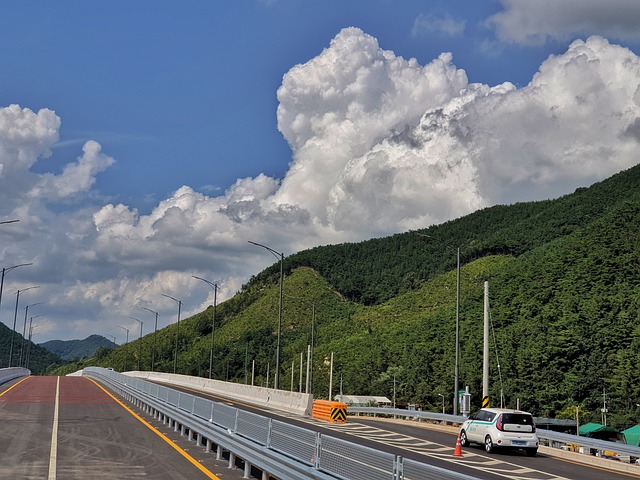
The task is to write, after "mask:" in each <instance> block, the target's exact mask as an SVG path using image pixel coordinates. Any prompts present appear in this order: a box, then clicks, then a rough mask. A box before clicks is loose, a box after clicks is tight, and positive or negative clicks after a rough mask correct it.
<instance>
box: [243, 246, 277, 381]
mask: <svg viewBox="0 0 640 480" xmlns="http://www.w3.org/2000/svg"><path fill="white" fill-rule="evenodd" d="M249 243H250V244H252V245H255V246H257V247H262V248H264V249H265V250H267V251H268V252H269V253H271V255H273V256H274V257H276V258H277V259H278V260H280V302H279V307H278V341H277V344H276V374H275V380H274V383H273V387H274V388H275V389H276V390H277V389H278V388H280V331H281V328H282V281H283V263H284V253H280V252H276V251H275V250H274V249H273V248H270V247H267V246H266V245H262V244H260V243H256V242H252V241H251V240H249Z"/></svg>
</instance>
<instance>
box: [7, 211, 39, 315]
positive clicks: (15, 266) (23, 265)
mask: <svg viewBox="0 0 640 480" xmlns="http://www.w3.org/2000/svg"><path fill="white" fill-rule="evenodd" d="M16 221H17V220H16ZM27 265H33V263H21V264H20V265H14V266H13V267H8V268H4V267H3V268H2V279H0V306H2V289H3V287H4V276H5V275H6V274H7V273H9V272H10V271H11V270H13V269H14V268H18V267H26V266H27Z"/></svg>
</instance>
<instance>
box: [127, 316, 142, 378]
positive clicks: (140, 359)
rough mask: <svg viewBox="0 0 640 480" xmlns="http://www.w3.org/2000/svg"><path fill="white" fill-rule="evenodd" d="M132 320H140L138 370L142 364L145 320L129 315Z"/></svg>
mask: <svg viewBox="0 0 640 480" xmlns="http://www.w3.org/2000/svg"><path fill="white" fill-rule="evenodd" d="M129 318H130V319H131V320H135V321H136V322H138V323H139V324H140V338H139V339H138V343H139V345H138V371H140V365H141V363H142V325H143V323H144V322H143V321H142V320H138V319H137V318H134V317H129Z"/></svg>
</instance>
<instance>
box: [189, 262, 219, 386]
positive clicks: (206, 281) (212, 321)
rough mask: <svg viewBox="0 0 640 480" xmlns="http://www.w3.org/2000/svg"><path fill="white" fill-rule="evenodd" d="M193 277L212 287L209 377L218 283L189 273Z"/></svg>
mask: <svg viewBox="0 0 640 480" xmlns="http://www.w3.org/2000/svg"><path fill="white" fill-rule="evenodd" d="M191 276H192V277H193V278H195V279H197V280H202V281H203V282H204V283H206V284H207V285H209V286H210V287H211V288H212V289H213V315H212V318H211V352H210V354H209V379H211V372H212V371H213V345H214V340H215V334H216V304H217V303H218V284H217V283H213V282H210V281H209V280H205V279H204V278H202V277H196V276H195V275H191Z"/></svg>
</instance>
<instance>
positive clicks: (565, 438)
mask: <svg viewBox="0 0 640 480" xmlns="http://www.w3.org/2000/svg"><path fill="white" fill-rule="evenodd" d="M347 411H348V412H349V413H371V414H374V415H391V416H396V417H408V418H416V419H424V420H431V421H438V422H448V423H452V424H459V425H461V424H462V423H464V421H465V420H466V419H467V417H463V416H461V415H447V414H442V413H436V412H423V411H420V410H405V409H401V408H386V407H352V406H350V407H349V408H348V410H347ZM536 433H537V434H538V438H540V439H542V440H546V441H548V442H549V446H555V445H554V443H556V444H562V445H578V446H581V447H588V448H592V449H594V450H598V451H602V452H616V453H618V454H621V455H629V456H632V457H638V458H640V447H637V446H633V445H627V444H625V443H618V442H609V441H606V440H598V439H596V438H591V437H582V436H578V435H571V434H567V433H560V432H554V431H553V430H545V429H542V428H537V429H536Z"/></svg>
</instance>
